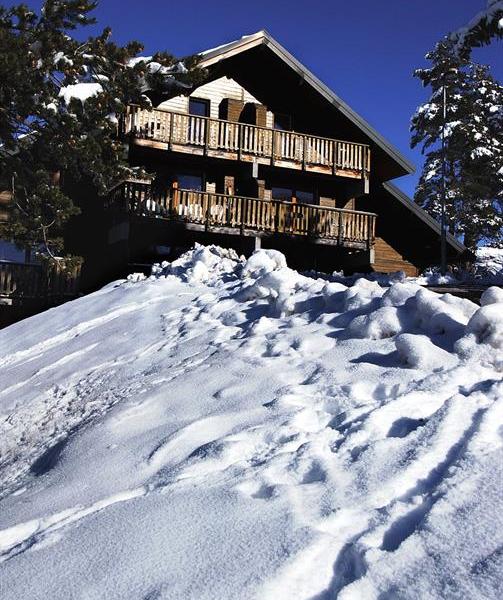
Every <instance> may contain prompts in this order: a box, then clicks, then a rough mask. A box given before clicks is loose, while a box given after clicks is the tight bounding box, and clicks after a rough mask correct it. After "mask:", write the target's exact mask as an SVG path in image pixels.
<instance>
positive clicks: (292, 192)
mask: <svg viewBox="0 0 503 600" xmlns="http://www.w3.org/2000/svg"><path fill="white" fill-rule="evenodd" d="M271 196H272V199H273V200H283V201H285V200H286V201H287V202H291V201H292V198H295V199H296V200H297V202H299V203H300V204H316V200H315V194H314V192H309V191H307V190H296V189H291V188H283V187H273V188H271Z"/></svg>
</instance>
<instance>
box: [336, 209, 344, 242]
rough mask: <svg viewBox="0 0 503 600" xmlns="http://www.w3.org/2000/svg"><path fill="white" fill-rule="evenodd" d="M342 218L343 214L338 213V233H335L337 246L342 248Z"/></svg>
mask: <svg viewBox="0 0 503 600" xmlns="http://www.w3.org/2000/svg"><path fill="white" fill-rule="evenodd" d="M343 216H344V213H343V212H342V210H340V211H339V231H338V233H337V244H338V245H339V246H342V225H343Z"/></svg>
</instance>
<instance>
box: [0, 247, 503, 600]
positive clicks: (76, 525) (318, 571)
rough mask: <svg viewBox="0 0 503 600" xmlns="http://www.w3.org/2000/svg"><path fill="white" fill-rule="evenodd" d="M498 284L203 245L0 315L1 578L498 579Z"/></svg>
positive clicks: (57, 584) (273, 597)
mask: <svg viewBox="0 0 503 600" xmlns="http://www.w3.org/2000/svg"><path fill="white" fill-rule="evenodd" d="M502 372H503V290H502V289H500V288H496V287H493V288H489V289H488V290H487V291H486V292H485V293H484V295H483V298H482V306H481V307H478V306H477V305H475V304H473V303H471V302H470V301H468V300H463V299H459V298H455V297H453V296H451V295H449V294H445V295H438V294H435V293H433V292H430V291H428V290H425V289H422V288H421V287H419V286H418V285H417V284H416V283H414V282H410V281H403V282H397V283H393V284H391V285H390V286H388V287H382V286H381V285H379V283H378V282H375V281H374V282H372V281H368V280H366V279H358V280H357V281H355V282H354V283H353V285H351V286H350V287H347V286H346V285H345V284H343V283H339V282H333V281H332V282H327V281H326V280H323V279H314V278H309V277H306V276H303V275H300V274H298V273H297V272H295V271H293V270H291V269H289V268H288V267H287V266H286V263H285V260H284V257H283V256H282V255H281V254H279V253H278V252H275V251H270V250H262V251H258V252H256V253H255V254H254V255H252V257H251V258H249V259H248V260H244V259H242V258H239V257H238V256H237V255H235V253H234V252H233V251H230V250H222V249H219V248H215V247H206V248H204V247H201V246H198V247H196V248H195V249H194V250H192V251H190V252H188V253H187V254H185V255H183V256H182V257H181V258H180V259H178V260H177V261H175V262H174V263H172V264H167V263H166V264H163V265H161V266H157V267H155V268H154V270H153V275H152V276H151V277H150V278H143V277H142V276H140V275H138V276H135V277H130V280H129V281H120V282H115V283H113V284H110V285H108V286H106V287H105V288H103V289H102V290H100V291H98V292H96V293H94V294H91V295H89V296H85V297H83V298H80V299H78V300H75V301H73V302H70V303H67V304H65V305H63V306H60V307H58V308H54V309H52V310H49V311H47V312H45V313H43V314H40V315H37V316H35V317H32V318H30V319H27V320H25V321H22V322H20V323H17V324H15V325H13V326H11V327H9V328H7V329H4V330H2V331H0V490H1V498H0V598H2V600H17V599H20V598H22V599H43V600H47V599H51V600H54V599H60V598H61V599H65V600H66V599H70V598H71V599H86V600H89V599H102V598H106V599H107V600H115V599H117V600H119V599H120V600H124V599H135V600H137V599H143V600H147V599H148V600H153V599H174V600H185V599H191V600H192V599H194V600H210V599H211V600H227V599H229V600H230V599H232V600H236V599H260V600H307V599H309V600H329V599H333V598H340V599H342V600H348V599H352V600H360V599H366V600H367V599H369V600H371V599H376V600H377V599H379V600H386V599H394V598H417V599H421V600H424V599H428V598H442V599H446V598H447V599H450V598H470V599H477V598H480V599H482V598H484V599H487V598H491V599H492V598H494V599H496V598H498V599H499V598H501V597H503V498H502V489H503V487H502V484H503V460H502V459H503V451H502V447H503V383H502Z"/></svg>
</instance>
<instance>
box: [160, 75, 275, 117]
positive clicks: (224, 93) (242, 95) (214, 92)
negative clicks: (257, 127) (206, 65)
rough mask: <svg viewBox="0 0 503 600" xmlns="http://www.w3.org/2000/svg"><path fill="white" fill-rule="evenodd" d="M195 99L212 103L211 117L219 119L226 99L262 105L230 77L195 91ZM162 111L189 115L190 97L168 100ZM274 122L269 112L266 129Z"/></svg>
mask: <svg viewBox="0 0 503 600" xmlns="http://www.w3.org/2000/svg"><path fill="white" fill-rule="evenodd" d="M190 96H191V97H193V98H204V99H205V100H209V101H210V117H211V118H213V119H218V116H219V113H218V109H219V106H220V102H222V100H224V99H225V98H231V99H234V100H241V101H242V102H243V103H245V104H246V103H247V102H253V103H255V104H260V101H259V100H257V99H256V98H255V97H254V96H252V95H251V94H250V93H249V92H248V91H247V90H245V88H244V87H243V86H242V85H240V84H239V83H237V82H236V81H234V79H231V78H230V77H220V78H219V79H215V80H214V81H210V82H209V83H205V84H204V85H202V86H200V87H198V88H197V89H195V90H194V91H193V92H192V93H191V94H190ZM158 108H160V109H163V110H171V111H174V112H180V113H188V112H189V97H188V96H176V97H175V98H171V99H170V100H166V101H165V102H163V103H162V104H160V105H159V107H158ZM273 122H274V116H273V113H272V112H271V111H270V110H268V111H267V117H266V127H272V126H273Z"/></svg>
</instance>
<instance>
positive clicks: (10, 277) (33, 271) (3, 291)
mask: <svg viewBox="0 0 503 600" xmlns="http://www.w3.org/2000/svg"><path fill="white" fill-rule="evenodd" d="M79 278H80V268H75V269H73V270H72V271H71V272H69V271H67V270H63V269H57V268H49V269H47V268H45V267H44V266H43V265H41V264H25V263H13V262H9V261H0V304H25V303H26V302H30V303H33V302H41V303H43V302H48V303H49V304H50V303H52V302H59V301H62V300H63V299H65V298H69V297H75V296H77V294H78V288H79Z"/></svg>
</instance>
